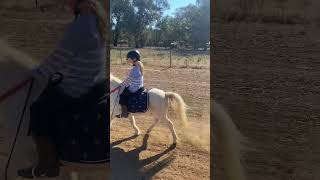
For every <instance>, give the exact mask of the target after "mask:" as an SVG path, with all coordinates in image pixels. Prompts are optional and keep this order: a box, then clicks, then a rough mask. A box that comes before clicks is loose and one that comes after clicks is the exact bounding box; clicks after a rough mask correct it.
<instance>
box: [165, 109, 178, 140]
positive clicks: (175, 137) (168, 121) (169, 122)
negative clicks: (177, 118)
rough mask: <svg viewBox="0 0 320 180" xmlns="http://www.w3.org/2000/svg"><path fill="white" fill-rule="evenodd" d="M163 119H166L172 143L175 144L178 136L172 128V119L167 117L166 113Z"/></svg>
mask: <svg viewBox="0 0 320 180" xmlns="http://www.w3.org/2000/svg"><path fill="white" fill-rule="evenodd" d="M165 120H167V125H168V127H169V129H170V131H171V134H172V138H173V144H177V140H178V136H177V133H176V130H175V129H174V125H173V123H172V121H171V120H170V119H169V118H168V116H167V115H166V117H165Z"/></svg>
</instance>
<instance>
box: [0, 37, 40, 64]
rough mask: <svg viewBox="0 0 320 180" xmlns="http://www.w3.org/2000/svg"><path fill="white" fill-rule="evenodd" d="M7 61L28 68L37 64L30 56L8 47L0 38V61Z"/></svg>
mask: <svg viewBox="0 0 320 180" xmlns="http://www.w3.org/2000/svg"><path fill="white" fill-rule="evenodd" d="M6 57H7V58H6ZM8 61H14V62H15V63H17V64H21V65H22V66H24V67H26V68H28V69H32V68H33V67H34V66H36V64H37V63H36V62H35V61H34V60H33V59H32V58H31V57H30V56H28V55H27V54H25V53H22V52H20V51H18V50H17V49H15V48H13V47H10V46H9V45H8V43H6V42H5V41H4V40H2V39H0V63H1V62H8Z"/></svg>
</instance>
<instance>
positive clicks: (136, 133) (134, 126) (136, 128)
mask: <svg viewBox="0 0 320 180" xmlns="http://www.w3.org/2000/svg"><path fill="white" fill-rule="evenodd" d="M129 118H130V120H131V121H130V122H131V125H132V126H133V128H134V134H135V135H136V136H138V135H140V134H141V132H140V130H139V128H138V126H137V125H136V120H135V118H134V116H129Z"/></svg>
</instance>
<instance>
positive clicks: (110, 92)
mask: <svg viewBox="0 0 320 180" xmlns="http://www.w3.org/2000/svg"><path fill="white" fill-rule="evenodd" d="M118 89H120V86H118V87H116V88H114V89H113V90H112V91H110V93H109V94H112V93H114V92H115V91H116V90H118Z"/></svg>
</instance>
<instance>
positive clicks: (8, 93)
mask: <svg viewBox="0 0 320 180" xmlns="http://www.w3.org/2000/svg"><path fill="white" fill-rule="evenodd" d="M29 82H30V86H29V89H28V94H27V97H26V100H25V103H24V106H23V110H22V114H21V117H20V121H19V125H18V128H17V131H16V135H15V137H14V140H13V145H12V147H11V151H10V154H9V158H8V160H7V163H6V167H5V172H4V176H5V180H8V168H9V165H10V161H11V157H12V154H13V151H14V147H15V145H16V141H17V138H18V134H19V132H20V128H21V125H22V121H23V117H24V114H25V112H26V110H27V105H28V102H29V99H30V95H31V91H32V88H33V83H34V79H33V78H31V79H28V80H24V81H22V82H21V83H19V84H18V85H17V86H15V87H14V88H13V89H11V90H9V91H8V92H7V93H5V94H4V95H2V96H1V98H2V99H1V100H4V99H6V98H7V97H9V96H11V95H13V94H15V93H16V92H18V91H19V90H20V89H21V88H23V87H24V86H26V85H27V84H28V83H29Z"/></svg>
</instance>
